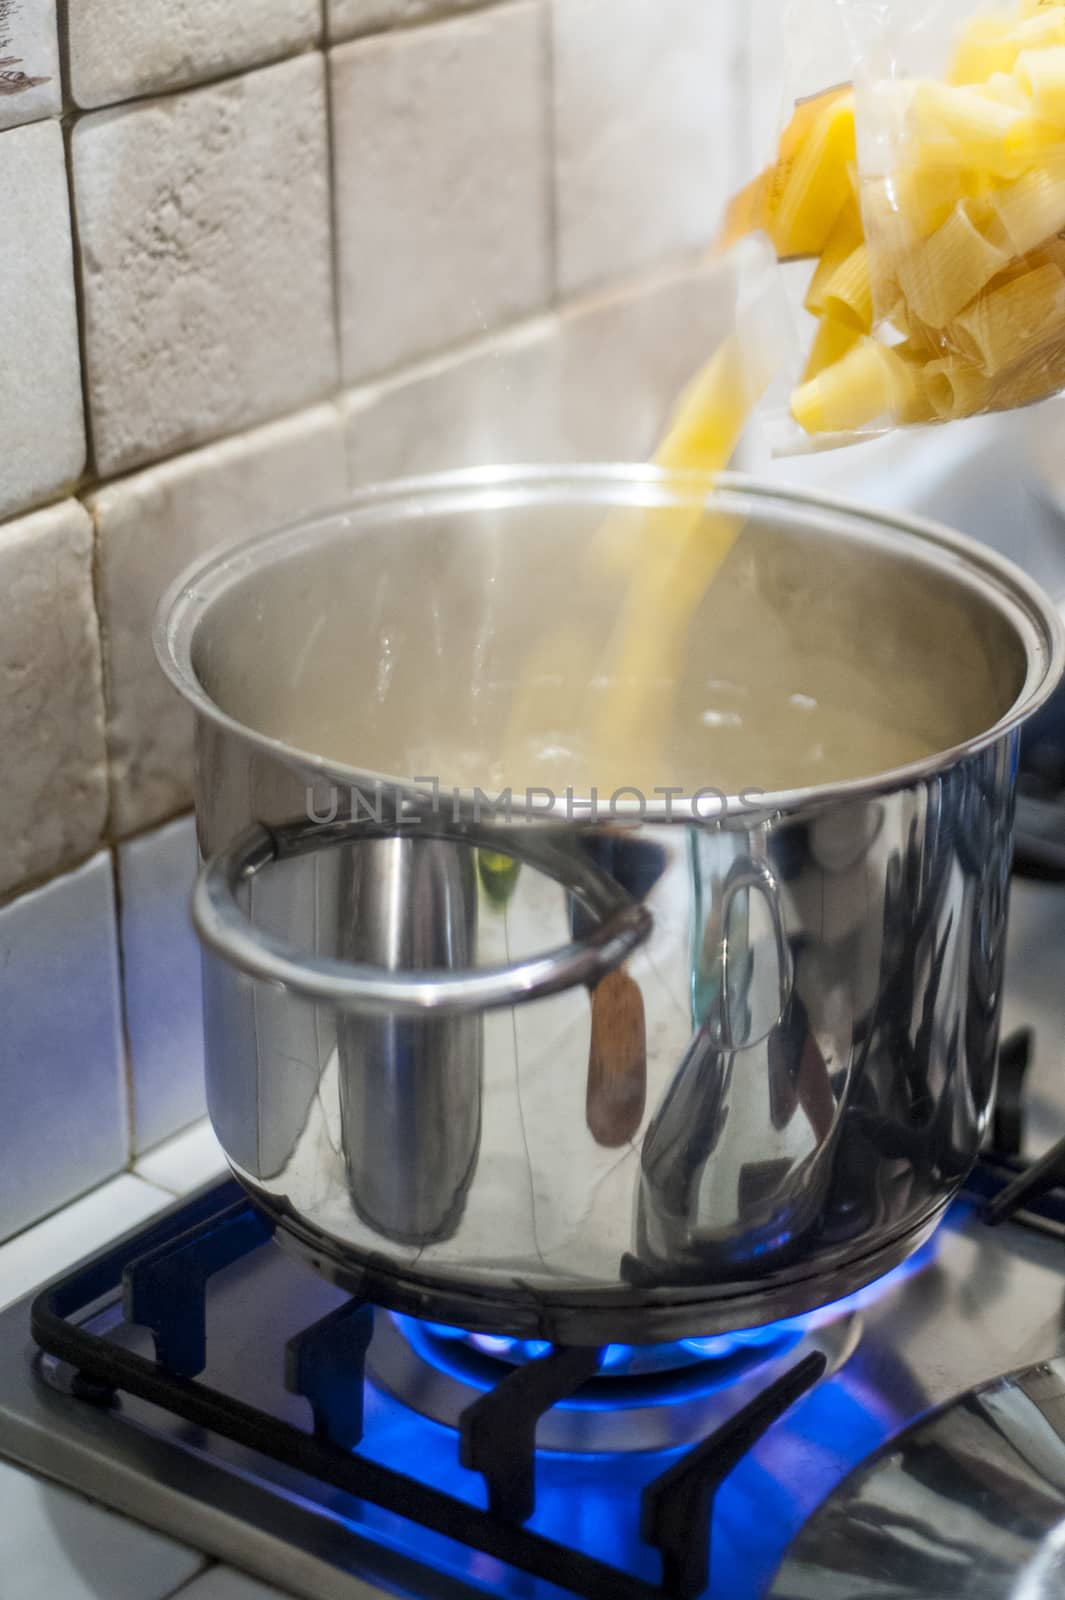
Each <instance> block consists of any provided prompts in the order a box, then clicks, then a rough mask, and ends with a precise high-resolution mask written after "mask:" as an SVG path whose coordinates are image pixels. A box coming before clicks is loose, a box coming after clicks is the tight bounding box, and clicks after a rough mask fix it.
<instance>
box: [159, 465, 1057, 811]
mask: <svg viewBox="0 0 1065 1600" xmlns="http://www.w3.org/2000/svg"><path fill="white" fill-rule="evenodd" d="M552 489H554V490H555V491H562V490H567V489H568V490H571V491H577V492H578V496H577V497H579V498H584V499H586V500H587V499H593V500H596V501H598V502H599V503H601V504H602V505H603V507H604V509H609V508H610V507H611V506H613V505H620V506H625V505H632V504H633V503H634V501H633V491H634V490H636V491H639V493H640V495H641V500H640V501H639V502H638V503H641V504H649V505H654V504H661V505H668V504H676V503H679V502H678V495H680V494H681V493H683V495H684V497H685V499H687V500H688V501H689V502H690V499H691V496H692V495H693V494H698V495H701V496H702V497H703V500H704V503H705V504H707V505H709V504H710V503H711V502H712V501H718V502H721V501H723V502H724V504H723V506H722V507H721V509H724V510H733V511H742V508H743V504H744V502H747V503H750V502H752V501H753V502H756V503H757V502H761V503H764V504H769V503H773V502H775V503H777V504H780V505H784V506H787V505H792V506H795V507H796V508H798V509H799V510H804V511H806V512H816V511H827V512H832V513H835V514H836V515H839V516H844V517H847V518H849V519H851V520H852V521H853V522H854V523H855V524H856V526H857V528H858V529H859V530H860V529H861V528H862V527H865V528H866V529H867V530H868V532H869V533H870V535H871V536H875V535H877V534H880V535H883V534H884V533H888V532H890V533H894V534H901V535H903V536H904V537H905V538H907V539H908V540H909V541H911V542H912V544H913V546H914V548H915V549H916V550H918V551H920V552H921V554H922V557H923V559H924V561H925V562H926V563H929V564H931V565H933V566H935V565H938V566H939V568H940V570H942V571H944V572H946V573H948V574H949V573H950V572H951V569H953V572H954V575H955V577H956V578H958V579H959V580H964V581H966V582H967V583H968V584H969V585H970V587H975V588H978V589H979V590H980V591H981V593H982V595H983V598H984V600H985V601H986V602H988V603H989V604H991V605H992V606H995V607H996V608H997V609H998V611H999V613H1000V614H1001V615H1004V616H1005V617H1006V618H1007V620H1008V621H1009V622H1010V623H1011V625H1012V626H1013V627H1014V629H1015V631H1016V634H1017V637H1018V639H1019V641H1020V642H1021V644H1022V646H1023V647H1024V651H1025V656H1026V660H1027V674H1026V678H1025V682H1024V685H1023V687H1022V689H1021V691H1020V694H1019V695H1018V697H1017V699H1016V700H1015V701H1014V703H1013V705H1011V706H1010V708H1009V709H1008V710H1007V711H1006V712H1005V713H1004V715H1003V716H1002V717H1000V718H999V719H998V721H997V722H995V723H994V724H993V725H992V726H990V727H989V728H987V729H985V730H984V731H983V732H981V733H979V734H977V735H975V736H974V737H973V738H971V739H969V740H966V741H965V742H964V743H962V744H958V745H954V746H952V747H950V748H948V749H946V750H943V751H937V752H936V753H935V754H934V755H931V756H926V757H923V758H922V759H921V760H920V761H915V762H911V763H909V764H907V765H905V766H902V767H896V768H892V769H889V770H887V771H884V772H878V773H873V774H871V775H869V776H866V777H859V778H851V779H847V780H845V781H842V782H837V783H825V784H816V785H809V786H807V787H803V788H797V789H784V790H777V791H773V792H764V791H760V790H744V791H741V793H740V794H737V795H730V796H720V797H719V792H718V791H716V790H714V791H711V790H705V791H703V792H702V793H703V796H704V798H705V796H706V795H707V794H710V793H713V794H714V795H715V804H716V806H717V809H716V811H715V814H714V815H713V816H712V817H708V816H707V815H706V814H705V812H704V811H702V810H700V808H699V807H700V797H699V796H698V795H696V796H694V797H688V796H682V797H670V798H667V799H666V800H664V801H663V802H662V803H661V804H652V803H649V802H647V801H644V802H640V801H639V800H635V799H634V800H624V801H618V802H617V804H616V805H615V804H614V803H611V806H610V812H609V820H612V821H624V820H627V819H630V818H631V819H632V820H633V821H645V822H649V823H668V822H678V823H684V822H693V821H694V822H700V823H704V824H705V823H707V822H715V823H722V822H724V821H725V820H726V819H729V818H734V817H741V818H743V819H744V820H745V821H746V822H747V823H748V824H749V823H750V822H751V819H752V812H757V813H758V814H759V815H762V816H764V815H766V814H771V815H777V814H780V813H793V812H796V811H802V810H806V809H809V808H814V807H818V806H821V805H825V804H831V803H836V802H844V801H849V800H860V799H866V798H870V797H876V796H878V795H884V794H888V793H891V792H894V791H896V790H899V789H904V788H908V787H909V786H911V785H912V784H915V783H919V782H923V781H926V780H928V779H934V778H936V777H938V776H940V775H942V774H943V773H945V772H947V771H949V770H950V769H951V768H952V767H955V766H957V765H958V763H959V762H961V761H963V760H964V759H966V758H967V757H969V756H973V755H977V754H979V753H980V752H981V751H984V750H986V749H988V748H989V747H991V746H992V745H995V744H997V743H998V742H999V741H1000V740H1001V739H1003V738H1004V737H1005V736H1007V735H1008V734H1010V733H1012V732H1014V731H1015V730H1017V729H1019V728H1020V726H1021V725H1022V724H1023V723H1024V722H1026V721H1027V720H1028V719H1029V718H1030V717H1031V716H1033V715H1034V714H1035V712H1036V711H1038V710H1039V709H1040V707H1041V706H1043V705H1044V704H1045V703H1046V701H1047V700H1048V699H1049V698H1050V696H1051V695H1052V694H1053V692H1054V690H1055V689H1056V688H1057V686H1058V684H1059V683H1060V682H1061V680H1062V677H1063V676H1065V621H1063V618H1062V614H1061V612H1059V610H1058V608H1057V607H1056V606H1055V605H1054V604H1053V602H1052V601H1051V600H1050V598H1049V596H1048V595H1047V594H1046V593H1045V592H1044V590H1043V589H1042V588H1041V587H1040V585H1039V584H1037V583H1036V582H1035V581H1034V579H1032V578H1030V577H1029V576H1028V574H1027V573H1026V572H1024V571H1023V570H1022V569H1021V568H1020V567H1018V566H1017V565H1015V564H1014V563H1013V562H1012V561H1009V560H1007V559H1006V558H1005V557H1003V556H1001V555H999V554H998V553H997V552H996V551H994V550H991V549H990V548H988V547H987V546H986V545H983V544H981V543H980V542H979V541H978V540H976V539H972V538H970V537H969V536H968V535H966V534H962V533H958V532H956V531H955V530H953V529H950V528H947V527H945V526H943V525H942V524H940V523H937V522H934V521H931V520H929V519H926V518H922V517H913V516H908V515H899V514H898V513H894V512H883V511H880V510H878V509H877V508H875V507H872V506H867V505H863V504H862V503H861V501H858V500H852V499H849V498H847V497H844V496H838V495H831V494H823V493H821V492H819V491H812V490H806V489H802V488H799V487H796V486H793V485H789V484H777V483H773V482H771V481H769V480H767V479H758V478H755V477H749V476H746V475H744V474H740V473H719V474H708V473H702V472H670V471H665V470H663V469H661V468H657V467H653V466H646V465H642V464H626V463H601V464H597V463H582V464H580V465H564V464H563V465H534V466H522V465H508V466H495V467H474V468H465V469H460V470H457V471H451V472H440V473H431V474H426V475H422V476H416V477H409V478H400V479H394V480H391V481H388V482H382V483H376V484H371V485H368V486H367V487H365V488H363V489H360V490H357V491H355V492H353V493H352V494H351V495H350V496H348V497H347V498H346V499H345V500H344V501H343V503H341V504H339V505H335V506H333V507H332V508H331V509H328V510H325V511H322V512H319V513H317V514H316V515H315V516H313V517H310V518H303V519H301V520H300V521H298V522H295V523H289V524H286V525H285V526H283V527H281V528H278V529H275V530H273V531H271V532H269V533H266V534H258V535H255V536H254V537H252V538H250V539H246V540H243V541H240V542H239V543H237V544H234V545H229V546H226V547H225V548H224V549H222V550H220V551H219V550H215V551H213V552H211V553H209V554H208V555H206V556H202V557H200V558H199V559H198V560H197V561H195V562H193V563H192V564H191V565H190V566H189V567H187V568H186V570H185V571H184V572H182V573H181V575H180V576H179V577H178V578H176V579H175V580H174V582H173V583H171V584H170V585H169V587H168V588H167V590H166V592H165V593H164V594H163V597H162V599H161V600H160V602H159V605H158V608H157V611H156V615H155V620H154V624H153V628H152V642H153V645H154V648H155V653H156V657H157V659H158V661H159V664H160V666H161V667H162V670H163V672H164V673H165V674H166V676H167V678H169V680H170V682H171V684H172V685H173V686H174V687H175V688H176V689H177V690H178V692H179V693H180V694H181V695H182V697H183V698H184V700H185V701H186V702H187V703H188V704H189V705H191V706H192V708H193V709H194V710H195V712H196V713H197V714H198V715H199V716H202V717H204V718H206V720H207V721H208V722H210V723H212V724H213V725H214V726H215V727H216V728H218V729H219V730H220V731H222V732H225V733H228V734H231V735H233V736H234V737H235V738H239V739H241V740H242V741H244V742H245V743H247V744H249V745H251V746H252V747H254V748H255V749H257V750H259V751H261V752H262V753H263V754H265V755H268V756H271V757H273V758H274V759H275V760H279V761H281V762H283V763H284V764H285V765H287V766H289V767H290V768H292V769H295V770H298V771H299V772H300V773H301V774H303V775H305V776H306V777H307V778H308V780H310V781H311V782H313V781H314V780H315V779H325V780H328V781H329V782H331V783H332V784H334V785H336V786H340V787H345V788H346V787H349V786H350V787H351V788H354V789H359V788H362V789H365V788H366V787H372V786H374V785H376V784H380V785H381V787H382V789H383V790H385V791H387V792H389V793H392V794H395V795H397V796H402V797H403V798H404V799H405V800H406V799H409V800H410V801H412V802H413V803H415V804H421V805H424V804H425V803H426V802H427V801H428V802H431V804H432V807H433V809H434V810H435V809H436V808H437V806H438V803H439V802H438V798H437V795H436V793H435V792H434V790H433V788H432V787H427V786H426V784H427V782H428V780H421V781H418V780H416V779H413V778H410V777H401V776H398V775H395V774H391V773H379V772H373V771H370V770H366V769H362V768H357V767H353V766H350V765H348V764H347V763H346V762H341V761H337V760H334V759H331V758H329V757H328V756H323V755H320V754H317V753H315V752H313V751H309V750H304V749H302V748H301V747H299V746H298V745H294V744H290V743H289V742H288V741H286V740H283V739H278V738H275V737H273V736H271V735H269V734H265V733H262V732H260V731H259V730H257V729H255V728H252V727H249V726H248V725H247V724H246V723H243V722H241V721H240V720H239V719H238V718H236V717H233V716H231V715H230V714H229V713H228V712H227V711H225V710H223V708H222V707H221V706H220V705H219V704H218V703H217V701H215V700H214V699H212V697H211V696H210V695H209V694H208V693H207V691H206V689H205V688H204V686H203V684H202V683H201V682H200V679H199V678H198V676H197V674H196V671H195V669H194V667H193V661H192V651H193V645H194V640H195V636H196V631H197V628H198V626H199V624H200V623H201V621H202V620H203V618H204V617H205V616H206V615H207V614H208V613H209V611H210V609H211V606H212V604H213V603H214V602H215V601H216V600H217V599H218V598H219V596H220V595H221V594H222V593H224V592H225V590H226V588H227V586H228V583H229V582H231V581H232V580H233V579H234V578H235V577H237V576H239V575H241V574H242V573H243V572H244V571H246V570H247V568H248V567H249V565H250V564H251V563H252V561H253V560H254V561H255V563H256V564H258V562H259V561H260V560H261V558H262V557H263V555H264V554H268V553H273V552H278V553H280V552H282V551H284V552H286V553H288V552H290V551H291V550H292V549H293V548H297V549H298V548H299V546H300V545H301V544H312V543H316V542H318V540H319V539H320V538H321V537H322V536H323V535H324V534H325V533H326V532H327V530H330V529H332V530H334V531H335V530H336V528H337V525H338V522H339V521H340V520H341V519H343V521H344V522H347V523H349V524H350V525H351V529H352V533H353V534H355V535H357V534H358V533H359V531H360V529H359V521H360V519H361V520H362V521H363V522H364V523H365V530H366V531H369V530H370V529H372V528H373V527H374V526H375V518H376V515H377V514H379V513H381V512H382V511H385V510H387V509H389V508H399V507H400V506H402V505H404V503H410V505H411V507H412V509H413V506H414V504H415V503H424V502H425V501H427V500H430V501H436V502H439V503H441V504H444V503H446V502H447V501H448V500H449V499H450V498H453V497H455V496H456V495H459V496H461V495H462V494H464V493H465V494H468V495H472V496H475V497H477V498H479V499H484V498H485V497H491V498H493V499H494V500H495V501H496V502H497V504H498V507H499V508H500V509H502V508H505V507H506V506H507V505H508V504H513V503H515V502H514V498H513V497H514V496H515V495H519V496H522V497H524V496H525V495H529V494H532V495H539V496H546V495H549V494H550V492H551V491H552ZM596 491H599V492H598V493H596ZM626 491H628V492H627V493H626ZM733 500H735V501H736V504H733V503H732V502H733ZM440 783H441V787H442V789H443V791H444V792H445V793H447V794H449V795H450V794H451V793H452V792H454V794H455V795H456V804H457V805H461V806H463V807H471V806H477V805H478V804H482V805H483V802H484V795H483V794H482V795H481V797H480V801H478V798H477V791H475V790H474V789H467V788H463V787H460V786H456V788H455V790H454V791H452V790H451V789H450V788H449V787H448V786H447V785H445V784H444V783H443V777H442V775H441V778H440ZM620 792H621V791H619V793H620ZM532 793H534V794H535V793H539V794H540V795H541V796H543V794H544V793H545V791H535V790H534V791H532ZM754 796H757V798H756V799H755V798H753V797H754ZM582 799H583V801H584V804H583V807H582ZM605 799H606V797H605V796H602V797H601V800H602V801H603V802H604V803H605ZM722 801H723V803H722ZM575 810H576V811H577V812H578V813H580V812H582V811H590V802H589V801H588V799H587V798H586V797H581V798H578V799H577V800H575V801H574V800H567V798H566V797H565V796H564V795H563V796H558V797H556V798H555V799H554V803H553V805H551V806H546V805H544V804H543V803H539V804H535V805H534V804H532V803H531V801H530V800H529V798H528V795H526V796H524V797H523V796H521V795H520V794H515V796H514V799H513V808H512V814H513V816H515V817H517V818H519V819H520V818H526V819H528V820H532V821H536V822H551V821H567V822H570V823H573V822H574V821H575V820H576V821H577V822H578V823H580V822H586V821H587V822H588V823H589V824H591V825H594V822H595V821H596V820H599V821H605V820H608V819H607V817H606V816H605V815H604V814H603V813H602V812H600V813H599V815H598V819H596V818H593V817H590V816H589V817H588V818H587V819H586V818H585V817H584V816H583V815H581V816H578V817H577V818H576V819H575V817H574V811H575Z"/></svg>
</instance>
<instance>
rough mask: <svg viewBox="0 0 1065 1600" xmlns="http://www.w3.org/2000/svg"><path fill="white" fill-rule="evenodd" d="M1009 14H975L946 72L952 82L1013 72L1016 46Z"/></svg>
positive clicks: (961, 36)
mask: <svg viewBox="0 0 1065 1600" xmlns="http://www.w3.org/2000/svg"><path fill="white" fill-rule="evenodd" d="M1012 28H1013V24H1012V22H1011V20H1010V18H1008V17H973V18H972V20H971V21H970V22H969V23H968V25H967V26H966V27H965V29H964V30H963V31H962V33H961V35H960V37H959V39H958V44H957V47H956V49H955V52H954V59H953V60H952V62H951V64H950V70H949V72H948V74H947V77H948V81H949V82H950V83H952V84H969V83H984V82H986V80H987V79H988V78H990V77H991V75H992V74H993V73H996V72H1012V70H1013V63H1014V61H1015V60H1016V59H1017V45H1016V43H1015V41H1014V40H1013V39H1012V37H1011V34H1012Z"/></svg>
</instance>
